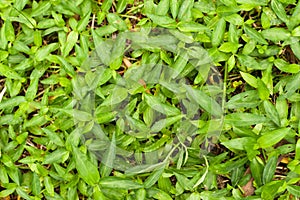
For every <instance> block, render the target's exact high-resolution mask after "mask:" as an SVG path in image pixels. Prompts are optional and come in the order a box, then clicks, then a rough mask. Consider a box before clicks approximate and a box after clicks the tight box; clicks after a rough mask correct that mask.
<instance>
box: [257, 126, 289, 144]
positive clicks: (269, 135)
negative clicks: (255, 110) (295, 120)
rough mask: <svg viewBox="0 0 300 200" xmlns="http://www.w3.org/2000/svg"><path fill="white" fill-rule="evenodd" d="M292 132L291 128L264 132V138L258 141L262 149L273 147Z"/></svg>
mask: <svg viewBox="0 0 300 200" xmlns="http://www.w3.org/2000/svg"><path fill="white" fill-rule="evenodd" d="M290 131H291V129H290V128H281V129H276V130H273V131H268V132H264V133H262V136H261V137H259V138H258V139H257V143H258V145H259V147H260V148H267V147H271V146H273V145H275V144H277V143H278V142H280V141H281V140H282V139H283V138H284V137H285V136H286V135H287V134H288V133H289V132H290Z"/></svg>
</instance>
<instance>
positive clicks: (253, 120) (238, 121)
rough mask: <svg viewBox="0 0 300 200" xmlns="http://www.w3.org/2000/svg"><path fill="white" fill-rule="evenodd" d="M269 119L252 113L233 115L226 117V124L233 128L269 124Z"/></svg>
mask: <svg viewBox="0 0 300 200" xmlns="http://www.w3.org/2000/svg"><path fill="white" fill-rule="evenodd" d="M267 121H268V120H267V118H265V117H264V116H262V115H257V114H252V113H232V114H228V115H226V116H225V123H226V124H228V125H231V126H237V127H240V126H251V125H254V124H260V123H264V122H267Z"/></svg>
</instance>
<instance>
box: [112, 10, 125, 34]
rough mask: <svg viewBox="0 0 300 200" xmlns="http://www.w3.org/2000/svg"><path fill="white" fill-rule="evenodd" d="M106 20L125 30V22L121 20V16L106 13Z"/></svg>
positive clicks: (118, 28)
mask: <svg viewBox="0 0 300 200" xmlns="http://www.w3.org/2000/svg"><path fill="white" fill-rule="evenodd" d="M107 21H108V22H109V24H111V25H113V26H114V27H115V28H116V29H117V30H119V31H125V30H127V25H126V23H125V22H124V21H123V19H122V18H121V17H119V16H118V15H117V14H115V13H108V14H107Z"/></svg>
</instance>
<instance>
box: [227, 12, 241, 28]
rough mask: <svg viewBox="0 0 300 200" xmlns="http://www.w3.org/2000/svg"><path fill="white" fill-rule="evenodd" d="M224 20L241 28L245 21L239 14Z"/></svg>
mask: <svg viewBox="0 0 300 200" xmlns="http://www.w3.org/2000/svg"><path fill="white" fill-rule="evenodd" d="M224 19H225V20H226V21H228V22H229V23H231V24H234V25H237V26H241V25H243V23H244V19H243V18H242V17H241V16H240V15H238V14H232V15H228V16H226V17H225V18H224Z"/></svg>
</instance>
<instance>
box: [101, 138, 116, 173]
mask: <svg viewBox="0 0 300 200" xmlns="http://www.w3.org/2000/svg"><path fill="white" fill-rule="evenodd" d="M115 158H116V138H115V133H114V134H113V136H112V139H111V142H110V144H109V148H108V149H107V150H106V151H105V153H104V156H103V158H102V160H101V167H100V174H101V177H106V176H109V175H110V173H111V172H112V167H113V164H114V160H115Z"/></svg>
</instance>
